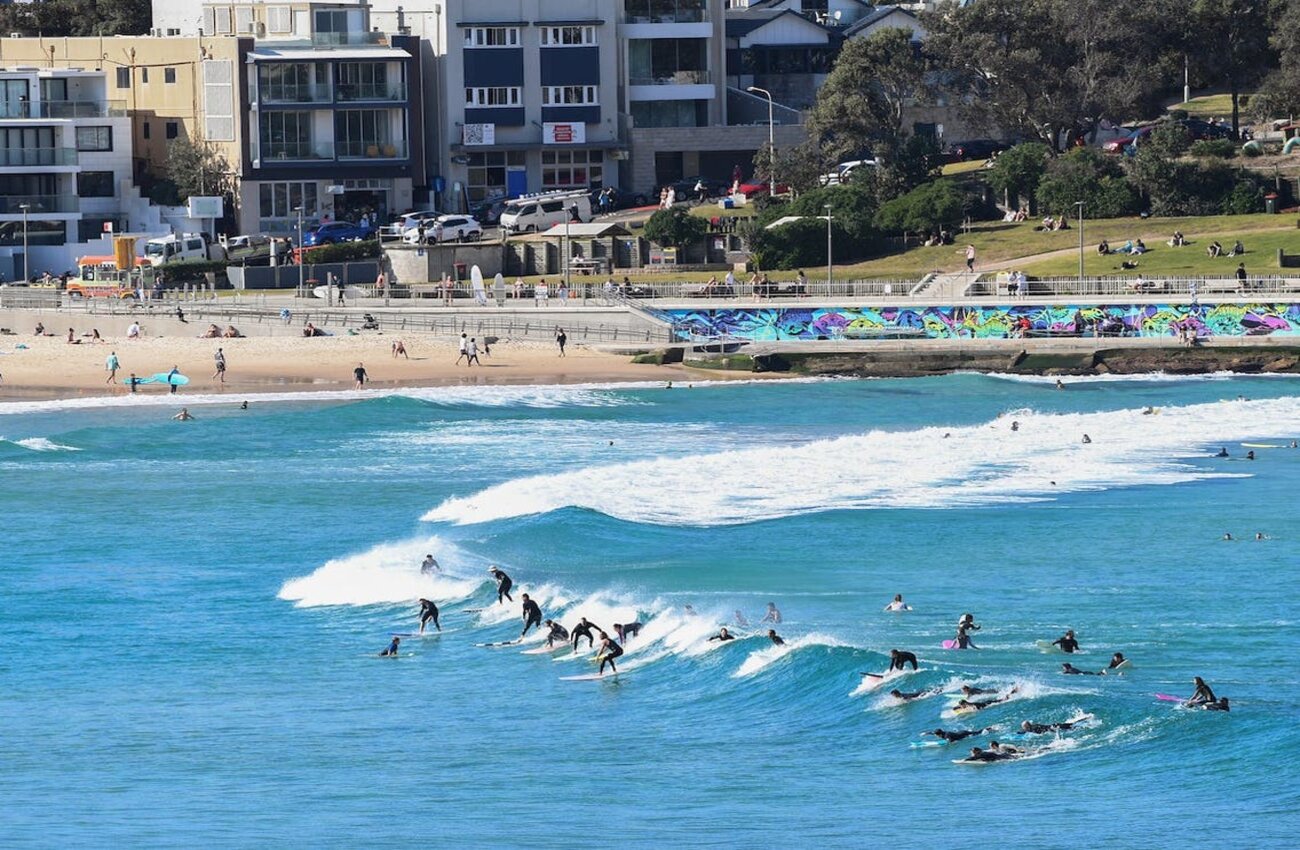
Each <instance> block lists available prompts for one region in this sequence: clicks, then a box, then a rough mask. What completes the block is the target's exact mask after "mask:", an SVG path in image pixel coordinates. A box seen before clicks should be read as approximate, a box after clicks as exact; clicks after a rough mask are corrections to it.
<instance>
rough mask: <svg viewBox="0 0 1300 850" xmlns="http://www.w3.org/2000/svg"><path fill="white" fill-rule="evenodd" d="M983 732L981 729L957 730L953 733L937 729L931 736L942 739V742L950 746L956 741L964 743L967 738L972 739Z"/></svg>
mask: <svg viewBox="0 0 1300 850" xmlns="http://www.w3.org/2000/svg"><path fill="white" fill-rule="evenodd" d="M983 732H984V730H983V729H979V730H975V729H959V730H957V731H955V732H948V731H946V730H944V729H939V730H937V731H935V732H934V733H933V734H934V736H935V737H936V738H942V739H943V740H945V741H947V742H948V743H950V744H952V743H956V742H957V741H964V740H965V739H967V738H973V737H974V736H976V735H980V734H983Z"/></svg>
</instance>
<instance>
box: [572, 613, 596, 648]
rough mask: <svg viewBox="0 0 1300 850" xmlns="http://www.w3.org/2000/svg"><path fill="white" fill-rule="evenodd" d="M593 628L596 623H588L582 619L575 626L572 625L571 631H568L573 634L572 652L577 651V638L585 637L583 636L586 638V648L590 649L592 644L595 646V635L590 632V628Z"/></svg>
mask: <svg viewBox="0 0 1300 850" xmlns="http://www.w3.org/2000/svg"><path fill="white" fill-rule="evenodd" d="M595 628H596V624H595V623H588V622H587V621H586V620H583V621H582V622H580V623H578V625H576V626H574V627H573V631H572V632H570V633H569V634H570V635H572V636H573V651H574V652H577V651H578V639H579V638H584V637H585V638H586V639H587V648H588V649H591V648H592V647H593V646H595V644H596V636H595V635H593V634H592V633H591V630H592V629H595Z"/></svg>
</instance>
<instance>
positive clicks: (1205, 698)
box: [1187, 676, 1219, 706]
mask: <svg viewBox="0 0 1300 850" xmlns="http://www.w3.org/2000/svg"><path fill="white" fill-rule="evenodd" d="M1192 684H1193V685H1196V690H1195V692H1193V693H1192V697H1191V699H1189V700H1187V705H1188V706H1196V705H1203V704H1205V703H1211V702H1218V701H1219V700H1218V698H1217V697H1216V696H1215V695H1214V691H1212V690H1210V686H1209V685H1207V684H1205V680H1204V679H1202V678H1201V677H1200V676H1196V677H1195V678H1193V679H1192Z"/></svg>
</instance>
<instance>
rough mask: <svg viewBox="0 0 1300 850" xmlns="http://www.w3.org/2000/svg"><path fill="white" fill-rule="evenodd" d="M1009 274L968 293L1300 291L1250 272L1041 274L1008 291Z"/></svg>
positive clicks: (1297, 282) (1289, 281)
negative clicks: (1236, 274) (1216, 274)
mask: <svg viewBox="0 0 1300 850" xmlns="http://www.w3.org/2000/svg"><path fill="white" fill-rule="evenodd" d="M1007 284H1008V281H1007V279H1006V278H1005V276H999V279H998V280H996V281H995V280H979V281H975V282H974V283H972V284H970V285H969V286H967V287H966V292H965V294H966V295H967V296H968V297H976V298H978V297H998V296H1001V297H1007V298H1012V299H1016V300H1026V299H1031V298H1037V297H1043V296H1047V297H1059V296H1080V297H1092V298H1110V297H1115V298H1121V297H1122V298H1130V299H1131V298H1135V297H1140V298H1144V299H1146V298H1150V297H1151V296H1155V295H1167V296H1175V297H1179V298H1191V297H1193V296H1195V297H1197V298H1200V297H1204V296H1212V295H1233V296H1242V297H1245V296H1251V295H1295V294H1297V293H1300V278H1285V277H1278V276H1267V277H1259V276H1249V277H1247V278H1246V280H1245V281H1240V280H1238V279H1237V278H1236V277H1185V276H1183V277H1145V276H1144V277H1141V278H1138V277H1085V278H1083V279H1082V280H1080V279H1079V278H1077V277H1061V278H1041V279H1037V280H1030V281H1027V283H1026V285H1025V287H1024V289H1025V290H1026V291H1020V288H1019V287H1017V291H1016V292H1015V293H1010V292H1008V288H1007Z"/></svg>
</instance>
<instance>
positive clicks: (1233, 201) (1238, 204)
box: [1223, 179, 1264, 215]
mask: <svg viewBox="0 0 1300 850" xmlns="http://www.w3.org/2000/svg"><path fill="white" fill-rule="evenodd" d="M1223 211H1224V213H1226V214H1227V215H1249V214H1250V213H1257V212H1263V211H1264V189H1263V187H1261V186H1260V185H1259V184H1258V183H1256V182H1255V181H1254V180H1252V179H1245V180H1240V181H1238V182H1237V185H1236V186H1233V187H1232V191H1231V192H1229V193H1228V197H1226V198H1224V200H1223Z"/></svg>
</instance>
